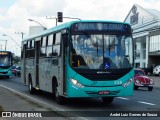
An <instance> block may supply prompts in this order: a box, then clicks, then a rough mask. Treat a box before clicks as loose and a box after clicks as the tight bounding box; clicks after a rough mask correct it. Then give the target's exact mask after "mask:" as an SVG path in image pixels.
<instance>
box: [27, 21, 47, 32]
mask: <svg viewBox="0 0 160 120" xmlns="http://www.w3.org/2000/svg"><path fill="white" fill-rule="evenodd" d="M28 20H29V21H34V22H36V23H38V24H39V25H40V26H41V27H42V28H43V29H44V30H47V28H46V27H44V26H43V25H42V24H41V23H39V22H38V21H35V20H32V19H28Z"/></svg>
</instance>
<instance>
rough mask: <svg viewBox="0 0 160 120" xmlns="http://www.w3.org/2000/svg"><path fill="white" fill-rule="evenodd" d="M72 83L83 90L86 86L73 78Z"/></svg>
mask: <svg viewBox="0 0 160 120" xmlns="http://www.w3.org/2000/svg"><path fill="white" fill-rule="evenodd" d="M70 81H71V83H72V84H73V85H75V86H77V87H80V88H83V87H84V86H83V85H82V84H81V83H79V82H78V81H77V80H75V79H73V78H70Z"/></svg>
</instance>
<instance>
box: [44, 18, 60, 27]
mask: <svg viewBox="0 0 160 120" xmlns="http://www.w3.org/2000/svg"><path fill="white" fill-rule="evenodd" d="M46 19H55V20H56V26H57V22H58V19H57V18H56V17H51V16H50V17H47V16H46Z"/></svg>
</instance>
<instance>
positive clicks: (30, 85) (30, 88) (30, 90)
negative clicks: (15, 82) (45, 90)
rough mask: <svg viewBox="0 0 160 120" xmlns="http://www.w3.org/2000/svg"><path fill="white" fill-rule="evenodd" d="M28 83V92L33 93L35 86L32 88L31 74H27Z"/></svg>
mask: <svg viewBox="0 0 160 120" xmlns="http://www.w3.org/2000/svg"><path fill="white" fill-rule="evenodd" d="M28 85H29V93H30V94H35V91H36V90H35V88H33V84H32V78H31V76H29V83H28Z"/></svg>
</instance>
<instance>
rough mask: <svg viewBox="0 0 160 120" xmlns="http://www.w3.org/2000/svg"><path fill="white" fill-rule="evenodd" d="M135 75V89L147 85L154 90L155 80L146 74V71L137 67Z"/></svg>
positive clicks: (150, 89)
mask: <svg viewBox="0 0 160 120" xmlns="http://www.w3.org/2000/svg"><path fill="white" fill-rule="evenodd" d="M134 71H135V75H134V89H135V90H138V88H139V87H147V88H148V90H149V91H152V90H153V86H154V81H153V80H152V79H150V78H149V77H148V76H146V74H145V72H144V71H143V70H141V69H135V70H134Z"/></svg>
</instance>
